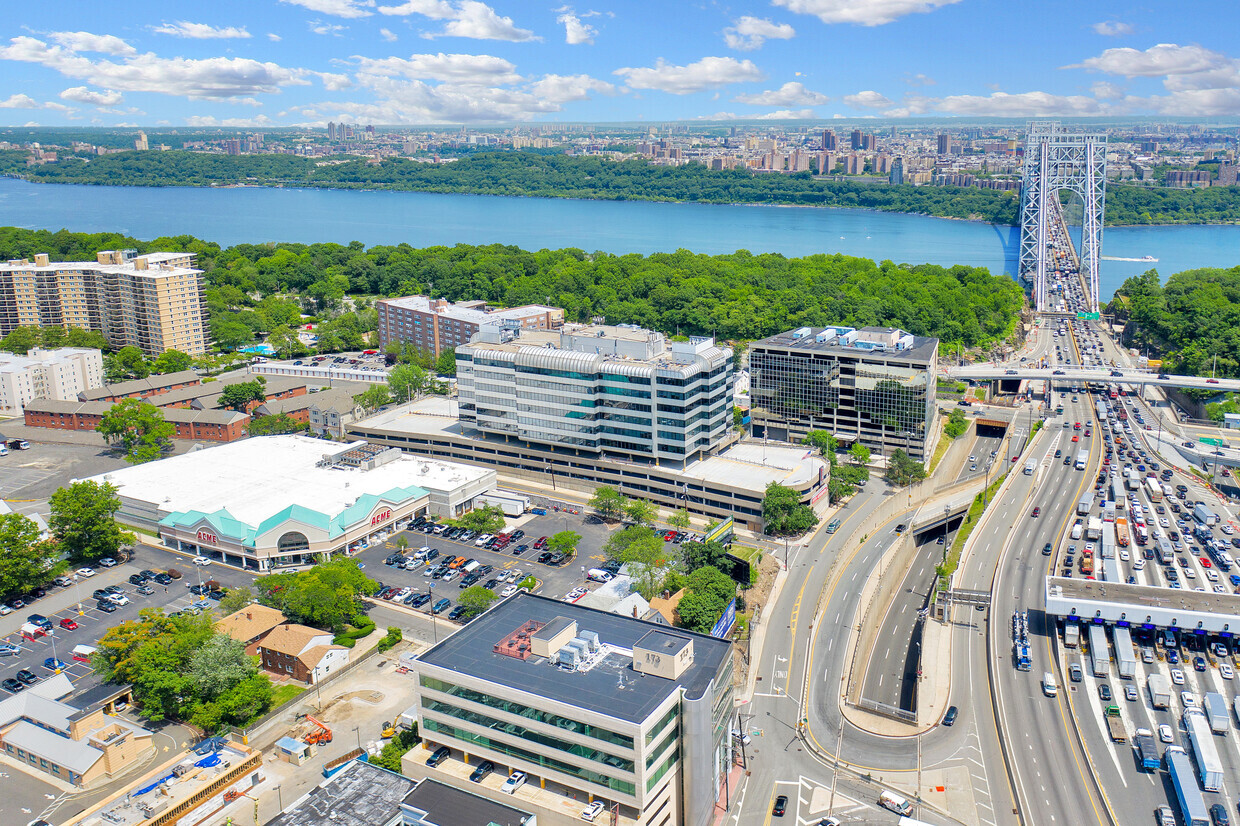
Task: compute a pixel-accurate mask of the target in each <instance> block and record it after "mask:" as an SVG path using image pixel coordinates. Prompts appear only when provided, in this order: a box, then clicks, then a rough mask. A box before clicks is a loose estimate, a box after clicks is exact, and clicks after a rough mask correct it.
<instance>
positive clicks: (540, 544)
mask: <svg viewBox="0 0 1240 826" xmlns="http://www.w3.org/2000/svg"><path fill="white" fill-rule="evenodd" d="M545 547H547V537H545V536H540V537H538V539H537V540H536V541H535V542H534V549H535V550H538V551H541V550H542V549H543V548H545Z"/></svg>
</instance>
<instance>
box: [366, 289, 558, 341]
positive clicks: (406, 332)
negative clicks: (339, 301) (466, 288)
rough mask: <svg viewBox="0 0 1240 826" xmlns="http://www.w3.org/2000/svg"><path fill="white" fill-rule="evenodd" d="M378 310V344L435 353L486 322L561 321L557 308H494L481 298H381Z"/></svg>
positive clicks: (551, 324) (534, 325)
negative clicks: (405, 345) (400, 344)
mask: <svg viewBox="0 0 1240 826" xmlns="http://www.w3.org/2000/svg"><path fill="white" fill-rule="evenodd" d="M376 309H377V310H378V311H379V347H380V348H381V349H382V348H386V347H387V346H388V345H389V344H391V343H393V342H409V343H410V344H412V345H413V346H415V347H417V348H418V349H419V350H426V351H428V352H430V353H431V354H432V355H435V356H438V355H439V354H440V353H441V352H443V351H444V350H452V349H455V348H456V347H458V346H460V345H462V344H468V343H469V340H470V338H472V337H473V335H474V333H476V332H478V330H479V329H480V328H481V327H482V326H483V325H486V324H499V323H501V322H512V323H515V324H516V325H518V326H519V327H521V328H524V329H530V330H553V329H555V328H557V327H559V326H560V325H561V324H563V323H564V311H563V310H561V309H559V308H558V307H544V306H542V305H539V304H530V305H526V306H524V307H509V308H508V309H497V308H495V307H488V306H487V304H486V302H485V301H460V302H457V303H456V304H453V303H452V302H451V301H448V300H446V299H443V298H427V297H426V296H424V295H410V296H405V297H404V298H385V299H383V300H381V301H379V302H378V303H377V304H376Z"/></svg>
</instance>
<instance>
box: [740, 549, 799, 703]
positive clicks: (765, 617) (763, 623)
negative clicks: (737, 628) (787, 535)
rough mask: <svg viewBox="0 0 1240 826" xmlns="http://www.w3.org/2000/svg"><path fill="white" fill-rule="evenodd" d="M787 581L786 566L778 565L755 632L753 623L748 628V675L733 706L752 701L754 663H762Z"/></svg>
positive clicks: (755, 684) (756, 678) (754, 683)
mask: <svg viewBox="0 0 1240 826" xmlns="http://www.w3.org/2000/svg"><path fill="white" fill-rule="evenodd" d="M787 581H788V566H787V565H780V566H779V573H778V574H776V575H775V584H774V585H773V586H771V593H770V596H769V597H767V600H766V605H763V606H762V613H760V614H759V615H758V623H757V626H758V627H757V630H756V631H755V629H754V626H753V623H750V626H749V674H748V676H747V677H746V679H745V690H744V692H743V693H742V694H741V696H739V697H737V698H735V702H734V705H741V704H742V703H747V702H749V701H750V700H752V699H753V692H754V689H755V688H756V687H757V682H758V669H757V666H756V663H760V662H761V661H762V647H763V645H765V644H766V629H767V627H769V626H770V624H771V614H773V613H774V612H775V605H776V604H777V603H778V602H779V597H780V594H782V593H783V590H784V583H785V582H787Z"/></svg>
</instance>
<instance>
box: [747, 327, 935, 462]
mask: <svg viewBox="0 0 1240 826" xmlns="http://www.w3.org/2000/svg"><path fill="white" fill-rule="evenodd" d="M749 353H750V355H749V372H750V385H749V392H750V395H751V397H752V400H753V402H752V404H753V407H752V408H751V416H752V417H753V418H752V421H753V433H754V435H755V436H762V437H765V438H768V439H773V440H779V441H788V442H799V441H800V440H801V439H803V438H804V437H805V434H806V433H807V432H809V431H810V430H826V431H828V432H830V433H832V434H833V435H834V436H835V437H836V438H838V439H839V440H840V441H842V442H845V443H847V442H852V441H860V442H861V443H862V444H864V445H866V446H867V447H869V448H871V449H873V450H876V451H878V452H879V453H881V454H882V455H883V456H890V455H891V452H892V451H894V450H895V449H896V448H900V449H902V450H904V451H905V452H907V453H908V454H909V456H911V457H913V458H914V459H916V460H918V461H925V458H926V439H927V436H928V434H929V433H930V432H931V430H932V429H933V428H932V425H933V423H934V415H935V413H934V396H935V392H934V391H935V377H934V376H935V371H936V370H937V366H938V339H934V338H925V337H922V336H914V335H912V334H911V333H906V332H904V331H903V330H897V329H893V328H890V327H862V328H860V329H854V328H852V327H826V328H822V327H801V328H800V329H797V330H790V331H788V332H786V333H780V334H779V335H775V336H771V337H770V338H764V339H762V340H761V341H755V342H754V343H753V344H752V345H751V347H750V351H749Z"/></svg>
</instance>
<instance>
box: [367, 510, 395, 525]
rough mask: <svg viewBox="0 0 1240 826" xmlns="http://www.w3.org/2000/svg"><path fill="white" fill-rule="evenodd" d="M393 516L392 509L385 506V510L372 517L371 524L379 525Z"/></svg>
mask: <svg viewBox="0 0 1240 826" xmlns="http://www.w3.org/2000/svg"><path fill="white" fill-rule="evenodd" d="M391 518H392V509H391V508H384V509H383V510H381V511H379V512H378V513H376V514H375V515H374V516H372V517H370V524H371V525H378V524H379V523H380V522H386V521H388V520H389V519H391Z"/></svg>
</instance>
